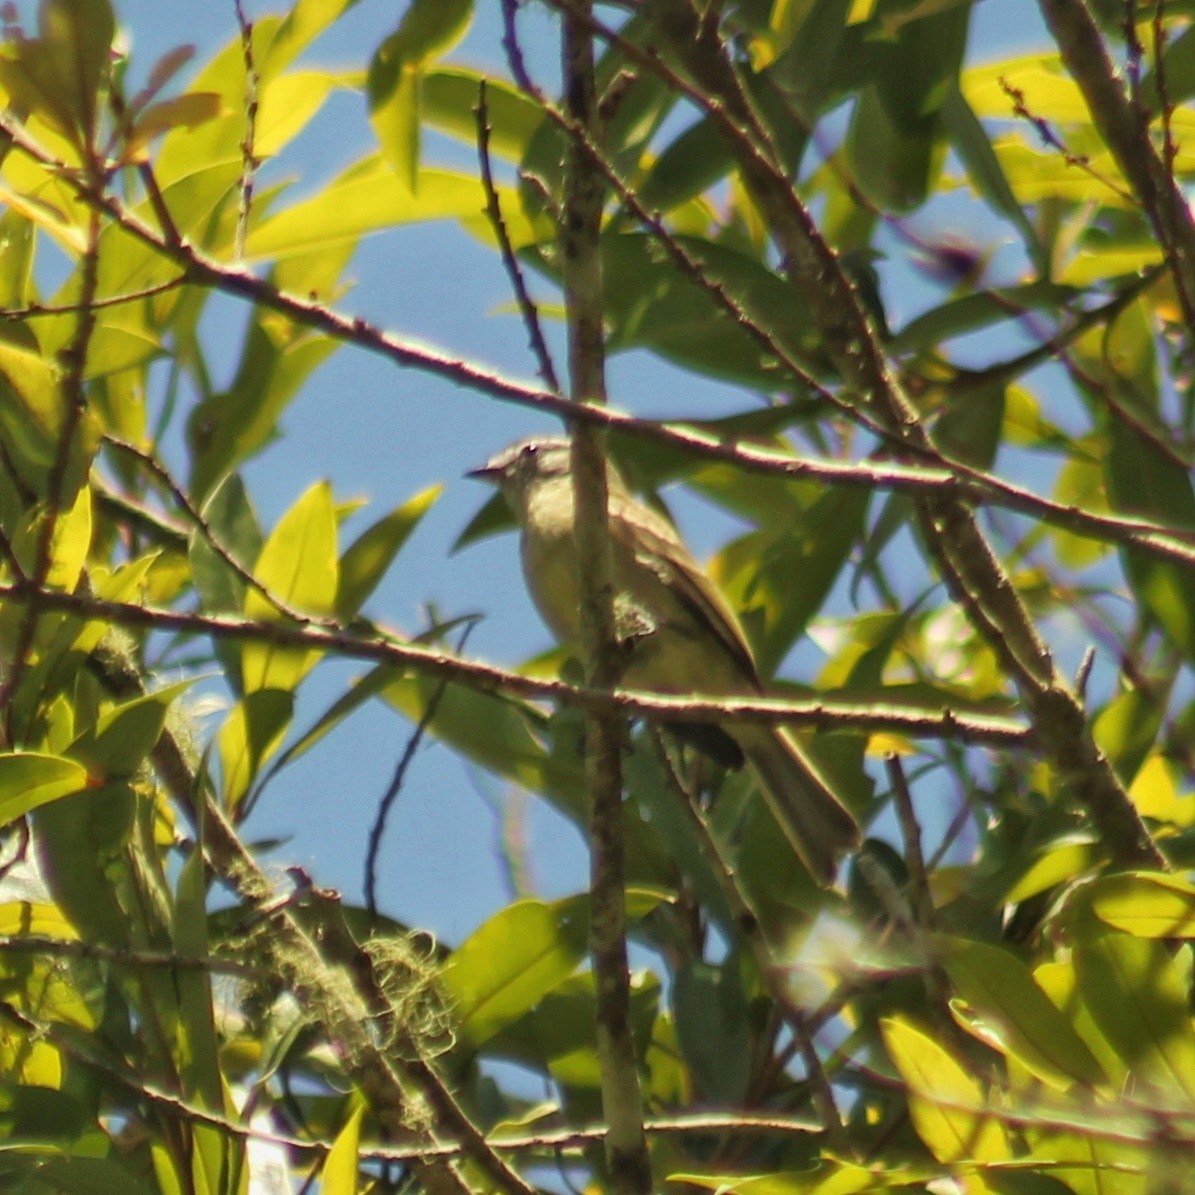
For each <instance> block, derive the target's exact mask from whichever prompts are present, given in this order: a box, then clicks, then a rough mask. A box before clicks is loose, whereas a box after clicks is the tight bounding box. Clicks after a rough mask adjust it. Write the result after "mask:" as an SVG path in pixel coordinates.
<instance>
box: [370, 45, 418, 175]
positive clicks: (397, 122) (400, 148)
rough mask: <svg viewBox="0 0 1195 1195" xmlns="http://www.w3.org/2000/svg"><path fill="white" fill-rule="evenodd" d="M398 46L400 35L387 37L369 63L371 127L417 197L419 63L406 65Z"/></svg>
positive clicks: (393, 167)
mask: <svg viewBox="0 0 1195 1195" xmlns="http://www.w3.org/2000/svg"><path fill="white" fill-rule="evenodd" d="M397 42H398V35H397V34H395V35H393V36H391V37H388V38H387V39H386V40H385V41H384V42H382V44H381V45H380V46H379V47H378V50H377V53H375V54H374V56H373V59H372V60H371V61H370V64H369V79H368V82H367V84H366V92H367V94H368V96H369V123H370V124H371V125H373V131H374V133H375V134H376V135H377V138H378V144H379V145H380V146H381V148H382V153H383V155H384V156H385V158H386V161H387V162H389V163H390V166H391V168H392V169H393V170H394V173H395V174H396V175H397V176H398V178H399V181H400V182H402V184H403V186H405V187H406V188H407V190H408V191H410V192H411V193H412V194H414V193H415V191H416V190H417V189H418V185H419V141H420V138H419V123H420V120H419V118H420V111H419V108H420V105H419V98H420V95H419V93H420V83H421V72H420V62H419V60H418V59H413V60H410V61H405V60H404V59H403V58H402V56H401V54H400V52H399V51H398V48H397Z"/></svg>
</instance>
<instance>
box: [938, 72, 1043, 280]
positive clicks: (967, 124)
mask: <svg viewBox="0 0 1195 1195" xmlns="http://www.w3.org/2000/svg"><path fill="white" fill-rule="evenodd" d="M942 119H943V123H944V127H945V129H946V133H947V136H949V138H950V142H951V144H952V145H953V146H954V149H955V152H956V153H957V154H958V156H959V157H960V158H961V159H962V161H963V165H964V166H965V167H966V169H967V177H968V178H970V180H971V185H972V186H973V187H974V188H975V190H976V191H977V192H978V193H979V195H980V197H981V198H983V199H985V200H986V201H987V203H988V205H989V206H990V207H991V208H992V209H993V211H996V212H998V213H999V214H1000V215H1002V216H1003V217H1004V218H1005V219H1006V220H1008V222H1009V223H1010V224H1012V225H1013V227H1014V228H1016V230H1017V231H1018V232H1019V233H1020V234H1021V239H1022V241H1024V243H1025V248H1026V250H1027V251H1028V253H1029V256H1030V257H1031V258H1032V259H1033V262H1034V264H1035V265H1036V266H1037V269H1038V272H1039V273H1041V274H1045V273H1047V272H1048V270H1049V264H1048V262H1047V260H1046V254H1045V250H1044V248H1043V247H1042V244H1041V240H1040V239H1039V237H1038V235H1037V230H1036V229H1035V228H1034V227H1033V224H1032V222H1031V221H1030V219H1029V217H1028V216H1027V215H1026V214H1025V210H1024V208H1022V207H1021V205H1020V203H1019V202H1018V201H1017V197H1016V196H1015V195H1014V194H1013V191H1012V187H1010V186H1009V185H1008V179H1007V178H1005V176H1004V169H1003V167H1002V166H1001V165H1000V159H999V158H998V157H997V156H996V154H995V151H994V150H993V149H992V143H991V142H990V141H989V140H988V135H987V133H986V132H985V131H984V127H983V125H982V124H980V123H979V120H978V118H977V117H976V115H975V113H974V112H973V111H972V110H971V106H970V105H969V104H968V103H967V101H966V98H965V97H964V96H963V93H962V92H961V91H960V90H959V89H958V87H952V88H951V89H950V91H949V93H948V94H947V97H946V102H945V103H944V104H943V105H942Z"/></svg>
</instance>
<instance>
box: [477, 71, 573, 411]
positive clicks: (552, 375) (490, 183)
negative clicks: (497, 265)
mask: <svg viewBox="0 0 1195 1195" xmlns="http://www.w3.org/2000/svg"><path fill="white" fill-rule="evenodd" d="M474 111H475V113H476V115H477V157H478V159H479V161H480V163H481V183H482V186H483V187H484V188H485V200H486V214H487V215H488V216H489V220H490V226H491V227H492V228H493V230H494V235H495V236H496V237H497V238H498V249H499V251H500V252H501V254H502V264H503V266H505V268H506V276H507V277H508V278H509V279H510V285H511V288H512V289H513V290H514V293H515V300H516V301H517V303H518V305H519V311H520V312H521V313H522V316H523V325H524V326H525V327H526V329H527V335H528V337H529V338H530V341H531V351H532V352H533V353H534V354H535V359H536V361H537V362H538V363H539V376H540V377H541V378H542V379H543V383H544V385H545V386H547V388H548V389H549V390H551V391H552V392H553V393H554V394H561V393H563V391H562V390H561V388H560V379H559V378H558V377H557V376H556V367H555V365H553V363H552V354H551V353H550V352H549V351H548V342H547V341H546V340H545V339H544V333H543V327H542V325H541V323H540V318H539V309H538V308H537V307H536V305H535V300H534V299H532V297H531V292H530V291H528V289H527V280H526V278H525V277H524V276H523V270H522V268H521V267H520V265H519V259H518V258H517V257H516V256H515V251H514V246H513V245H512V244H511V243H510V233H509V232H508V231H507V229H506V221H505V220H504V219H503V218H502V203H501V201H500V200H499V198H498V188H497V187H496V186H495V185H494V171H493V166H492V163H491V162H490V115H489V107H488V103H487V99H486V82H485V80H484V79H482V80H481V81H480V82H479V83H478V85H477V107H476V108H475V109H474Z"/></svg>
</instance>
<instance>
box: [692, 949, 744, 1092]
mask: <svg viewBox="0 0 1195 1195" xmlns="http://www.w3.org/2000/svg"><path fill="white" fill-rule="evenodd" d="M740 965H741V964H740V960H739V958H738V956H737V955H734V954H732V955H731V956H730V957H729V958H727V960H726V961H725V962H724V963H722V964H721V965H720V966H715V965H713V964H711V963H705V962H700V961H690V962H687V963H686V964H684V965H683V966H682V967H681V968H680V969H679V970H678V971H677V972H676V978H675V981H674V985H673V993H672V1007H673V1015H674V1017H675V1020H676V1036H677V1040H678V1041H679V1042H680V1046H681V1050H682V1051H683V1052H684V1057H685V1061H686V1063H688V1065H689V1067H690V1069H691V1070H692V1072H693V1075H694V1078H695V1079H696V1080H697V1084H698V1088H699V1090H700V1092H701V1095H702V1098H703V1099H704V1100H707V1101H709V1102H710V1103H712V1104H715V1105H718V1106H724V1107H738V1106H739V1105H740V1104H741V1102H742V1100H743V1097H744V1095H745V1093H746V1090H747V1084H748V1081H749V1079H750V1060H751V1025H750V1017H749V1014H748V1002H747V994H746V992H745V991H744V990H743V979H742V975H741V974H740Z"/></svg>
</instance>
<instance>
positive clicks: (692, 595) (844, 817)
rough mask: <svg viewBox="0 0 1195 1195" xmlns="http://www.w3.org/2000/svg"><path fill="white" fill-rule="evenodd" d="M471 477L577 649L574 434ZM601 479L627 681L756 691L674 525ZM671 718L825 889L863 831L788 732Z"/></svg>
mask: <svg viewBox="0 0 1195 1195" xmlns="http://www.w3.org/2000/svg"><path fill="white" fill-rule="evenodd" d="M468 476H470V477H473V478H477V479H479V480H482V481H486V482H489V483H490V484H492V485H494V486H496V487H497V489H498V490H499V492H500V493H501V494H502V496H503V497H504V498H505V500H506V502H507V504H508V505H509V506H510V508H511V510H512V512H513V514H514V516H515V519H516V521H517V522H518V525H519V528H520V532H521V548H520V554H521V558H522V566H523V573H524V577H525V579H526V583H527V588H528V590H529V591H530V593H531V597H532V599H533V601H534V603H535V605H536V607H537V609H538V610H539V613H540V615H541V617H542V618H543V620H544V622H545V623H546V624H547V626H548V628H549V630H551V632H552V633H553V635H555V637H556V638H557V639H558V640H559V641H560V642H561V644H563V645H564V646H565V647H568V648H572V649H574V650H575V649H576V648H577V645H578V642H579V628H578V609H579V605H580V602H579V588H578V581H577V556H576V534H575V528H574V499H573V481H572V449H571V444H570V441H569V440H568V439H567V438H565V437H557V436H545V437H537V438H532V439H526V440H521V441H519V442H518V443H516V444H512V445H511V446H510V447H508V448H506V449H504V450H503V451H502V452H499V453H498V454H497V455H495V456H493V457H491V458H490V460H488V461H487V462H486V463H485V464H484V465H483V466H482V467H481V468H479V469H474V470H472V471H471V472H470V473H469V474H468ZM607 477H608V506H607V512H608V526H609V534H610V549H611V561H612V582H613V587H614V623H615V634H616V636H617V637H618V639H619V645H620V648H621V654H622V659H623V661H624V664H625V667H624V671H623V673H622V683H623V684H624V685H625V686H626V687H627V688H631V689H639V690H643V691H647V692H655V693H662V694H668V695H680V694H685V695H692V694H700V695H703V696H710V697H713V698H718V697H724V696H725V697H732V696H733V697H744V696H758V695H762V694H763V693H764V692H765V685H764V683H763V681H762V679H761V677H760V675H759V670H758V669H757V667H756V664H755V659H754V657H753V655H752V652H751V647H750V645H749V643H748V641H747V637H746V635H745V633H744V631H743V628H742V625H741V624H740V622H739V620H738V618H737V617H736V615H735V613H734V611H733V609H732V608H731V606H730V604H729V603H728V601H727V600H726V598H725V596H724V595H723V594H722V593H721V591H720V590H719V589H718V587H717V586H716V585H715V584H714V582H713V581H712V580H711V579H710V577H709V576H708V575H707V574H706V573H705V572H704V571H703V570H702V568H701V566H700V565H699V564H698V562H697V561H696V559H695V558H694V557H693V555H692V554H691V553H690V551H689V549H688V548H687V547H686V546H685V543H684V541H683V540H682V539H681V537H680V535H679V534H678V533H677V531H676V529H675V527H673V525H672V523H671V522H669V520H668V519H667V518H665V517H664V516H663V515H662V514H660V513H659V512H658V511H656V510H653V509H652V508H651V507H649V506H647V505H645V504H644V503H643V502H641V501H639V500H638V499H637V498H636V497H635V496H634V495H633V494H632V493H631V491H630V489H629V488H628V487H627V485H626V483H625V482H624V481H623V479H622V477H621V476H620V475H619V473H618V471H617V469H616V468H615V467H614V466H613V465H612V464H609V463H608V464H607ZM669 725H670V727H672V728H673V729H677V730H679V731H680V733H681V736H682V737H684V738H686V739H688V740H690V741H693V742H696V744H697V745H698V746H699V747H701V748H702V749H704V750H706V751H707V753H708V754H710V755H711V756H713V757H714V758H715V759H716V760H717V762H719V763H722V764H723V766H731V767H733V766H736V765H737V766H741V765H742V764H743V762H744V761H745V762H746V764H747V765H748V766H749V767H750V769H751V771H752V772H753V774H754V776H755V778H756V780H757V781H758V784H759V788H760V791H761V792H762V794H763V796H764V798H765V800H766V801H767V803H768V805H769V807H770V808H771V811H772V814H773V815H774V817H775V818H776V821H777V822H778V824H779V826H780V828H781V829H782V830H783V832H784V834H785V836H786V837H787V838H788V840H789V842H790V843H791V844H792V847H793V849H794V850H795V852H796V854H797V856H798V858H799V859H800V860H801V862H802V863H803V864H804V865H805V867H806V869H807V870H808V871H809V873H810V875H811V876H812V877H813V878H814V880H815V881H817V883H818V884H820V885H822V886H823V887H826V886H830V885H832V884H833V882H834V879H835V876H836V874H837V870H838V864H839V862H840V860H841V858H842V856H843V855H844V854H846V853H848V852H849V851H852V850H853V849H854V848H855V847H857V846H858V844H859V838H860V834H859V827H858V825H857V823H856V822H855V819H854V817H853V816H852V815H851V814H850V812H849V811H848V810H847V809H846V808H845V806H844V805H843V804H842V802H841V801H839V799H838V798H837V796H835V794H834V792H833V790H832V789H831V787H830V785H829V784H828V783H827V781H826V779H825V777H824V776H823V775H822V774H821V772H820V770H819V769H818V767H817V764H816V763H815V762H814V761H813V759H812V758H811V757H810V755H809V754H808V753H807V752H806V751H805V749H804V748H803V747H802V746H801V745H800V743H798V742H797V740H796V739H794V738H793V737H792V735H790V734H789V733H788V732H787V731H786V730H784V729H783V728H781V727H779V726H776V725H774V724H764V723H757V722H744V721H727V722H723V723H713V724H702V723H699V724H697V725H694V724H692V723H681V724H679V725H674V724H673V723H671V722H670V723H669Z"/></svg>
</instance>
